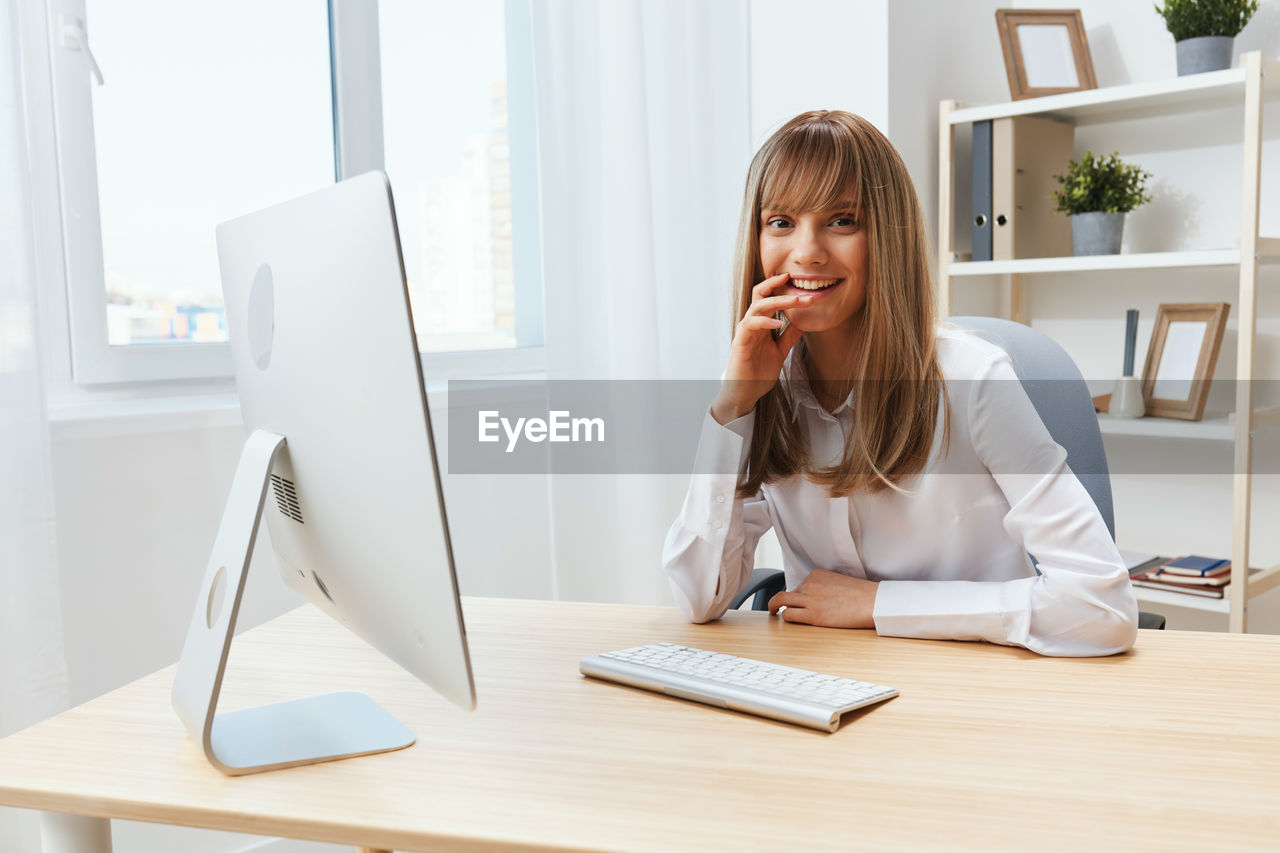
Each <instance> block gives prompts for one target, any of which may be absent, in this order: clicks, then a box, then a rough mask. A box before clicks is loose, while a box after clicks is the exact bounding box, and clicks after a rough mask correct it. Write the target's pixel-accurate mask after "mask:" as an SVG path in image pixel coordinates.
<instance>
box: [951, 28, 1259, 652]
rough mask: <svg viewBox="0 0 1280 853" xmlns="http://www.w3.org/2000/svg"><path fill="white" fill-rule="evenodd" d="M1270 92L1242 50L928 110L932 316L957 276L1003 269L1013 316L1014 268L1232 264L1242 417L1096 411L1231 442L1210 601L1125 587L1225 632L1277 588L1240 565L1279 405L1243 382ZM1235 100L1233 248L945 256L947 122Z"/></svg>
mask: <svg viewBox="0 0 1280 853" xmlns="http://www.w3.org/2000/svg"><path fill="white" fill-rule="evenodd" d="M1277 98H1280V62H1276V61H1275V60H1272V59H1268V58H1266V57H1264V56H1262V54H1261V53H1260V52H1253V53H1246V54H1243V55H1242V56H1241V57H1240V66H1239V67H1237V68H1231V69H1228V70H1226V71H1214V72H1210V73H1207V74H1196V75H1193V76H1188V77H1175V78H1173V79H1169V80H1160V81H1156V82H1152V83H1133V84H1130V85H1127V86H1112V87H1109V88H1106V89H1091V90H1088V91H1084V92H1070V93H1067V94H1064V95H1050V96H1049V97H1045V98H1029V99H1026V100H1021V101H1012V102H1009V103H1002V104H992V105H989V106H979V107H966V108H960V107H959V106H958V105H957V103H956V102H955V101H942V102H941V103H940V104H939V109H938V116H939V121H938V125H939V126H938V130H939V143H938V157H939V169H938V176H939V178H938V179H939V187H938V224H939V227H938V270H939V275H938V301H939V306H940V309H941V313H942V316H944V317H946V316H950V315H951V302H952V291H953V288H954V287H955V280H956V279H964V278H966V277H969V276H990V275H1005V276H1008V277H1009V306H1010V315H1011V319H1014V320H1018V321H1020V322H1025V321H1026V318H1025V308H1024V305H1025V302H1024V299H1023V291H1022V287H1023V282H1022V278H1023V276H1026V275H1036V274H1040V273H1077V274H1089V273H1092V272H1100V271H1122V270H1139V269H1169V268H1174V267H1185V268H1212V267H1237V268H1238V270H1239V277H1240V285H1239V291H1238V295H1237V300H1236V304H1235V306H1234V310H1235V316H1236V318H1237V323H1238V333H1237V359H1236V365H1237V367H1236V377H1235V378H1236V380H1237V381H1236V401H1235V403H1236V405H1235V411H1236V412H1242V413H1244V416H1243V417H1236V416H1234V415H1227V414H1223V413H1217V414H1214V413H1210V414H1208V415H1207V416H1206V417H1205V418H1204V419H1202V420H1200V421H1177V420H1169V419H1164V418H1142V419H1139V420H1135V421H1124V420H1120V419H1117V418H1112V417H1109V416H1107V415H1101V416H1099V426H1100V427H1101V429H1102V431H1103V432H1104V433H1107V434H1111V435H1139V436H1147V437H1151V438H1190V439H1205V440H1212V441H1230V442H1233V443H1234V446H1235V459H1234V465H1235V467H1234V469H1233V470H1235V471H1236V472H1237V473H1236V474H1235V475H1234V476H1235V484H1234V490H1233V492H1234V494H1233V504H1232V517H1233V530H1232V547H1231V559H1232V574H1231V585H1230V587H1229V589H1228V591H1227V596H1226V597H1225V598H1222V599H1214V598H1203V597H1198V596H1192V595H1180V594H1178V593H1174V592H1162V591H1160V590H1149V589H1139V590H1137V593H1138V598H1139V599H1140V600H1142V601H1145V602H1150V603H1153V604H1165V605H1176V606H1178V607H1189V608H1193V609H1197V610H1208V611H1214V612H1218V613H1225V614H1227V616H1228V627H1229V629H1230V630H1231V631H1234V632H1243V631H1246V630H1248V611H1247V609H1246V607H1245V605H1246V603H1247V602H1248V601H1249V600H1250V599H1252V598H1254V597H1256V596H1258V595H1261V594H1262V593H1264V592H1266V591H1267V590H1269V589H1271V588H1272V587H1275V586H1280V565H1278V566H1272V567H1271V568H1269V569H1267V570H1266V571H1263V572H1260V573H1259V574H1256V575H1254V576H1253V577H1252V578H1250V577H1249V575H1248V572H1247V571H1246V569H1245V567H1246V566H1248V565H1250V563H1249V539H1250V529H1249V527H1250V519H1249V511H1250V506H1251V502H1252V496H1253V474H1252V473H1251V472H1252V460H1253V432H1254V430H1256V429H1260V428H1263V427H1272V426H1280V408H1270V409H1255V407H1254V401H1253V382H1252V379H1253V377H1254V354H1255V353H1254V350H1255V339H1256V336H1257V307H1258V298H1257V281H1258V265H1259V264H1260V263H1275V262H1280V238H1277V237H1264V236H1261V235H1260V234H1259V233H1258V209H1259V187H1260V181H1261V177H1262V107H1263V103H1264V102H1265V101H1269V100H1275V99H1277ZM1241 105H1243V107H1244V129H1243V135H1242V140H1243V145H1242V149H1243V150H1242V155H1241V166H1242V169H1243V178H1244V179H1243V183H1242V186H1243V188H1244V190H1243V193H1242V196H1243V197H1242V199H1241V219H1240V238H1239V241H1238V244H1237V246H1236V247H1235V248H1228V249H1209V250H1198V251H1171V252H1153V253H1145V254H1132V255H1101V256H1092V257H1080V258H1076V257H1069V258H1030V259H1024V260H1003V261H981V262H971V261H970V262H961V261H958V260H956V258H955V255H954V252H953V248H952V237H953V235H952V222H953V218H952V217H953V207H952V205H953V187H954V183H955V166H956V163H955V127H956V125H960V124H968V123H970V122H975V121H984V120H987V119H997V118H1005V117H1008V116H1019V115H1035V116H1040V117H1042V118H1052V119H1056V120H1058V121H1064V122H1069V123H1071V124H1075V125H1077V126H1080V125H1086V124H1099V123H1104V122H1118V121H1131V120H1134V119H1142V118H1151V117H1154V116H1170V115H1182V114H1187V113H1194V112H1198V111H1202V110H1210V109H1220V108H1223V107H1232V106H1241Z"/></svg>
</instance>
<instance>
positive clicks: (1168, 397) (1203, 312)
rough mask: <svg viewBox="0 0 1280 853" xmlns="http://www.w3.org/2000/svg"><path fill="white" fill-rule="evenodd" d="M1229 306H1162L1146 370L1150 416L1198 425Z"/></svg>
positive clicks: (1144, 379) (1144, 392) (1144, 391)
mask: <svg viewBox="0 0 1280 853" xmlns="http://www.w3.org/2000/svg"><path fill="white" fill-rule="evenodd" d="M1230 310H1231V305H1230V304H1228V303H1226V302H1190V303H1180V304H1169V305H1161V306H1160V307H1159V308H1158V309H1157V310H1156V325H1155V328H1154V329H1153V330H1152V332H1151V343H1150V344H1149V345H1148V347H1147V362H1146V365H1145V366H1144V367H1143V370H1142V399H1143V402H1144V403H1145V405H1146V409H1147V414H1148V415H1155V416H1156V417H1161V418H1180V419H1182V420H1188V421H1198V420H1200V419H1201V418H1202V417H1204V404H1205V400H1206V399H1208V396H1209V383H1210V382H1212V381H1213V369H1214V367H1216V366H1217V364H1218V350H1219V349H1221V347H1222V333H1223V330H1224V329H1226V327H1227V314H1228V312H1230Z"/></svg>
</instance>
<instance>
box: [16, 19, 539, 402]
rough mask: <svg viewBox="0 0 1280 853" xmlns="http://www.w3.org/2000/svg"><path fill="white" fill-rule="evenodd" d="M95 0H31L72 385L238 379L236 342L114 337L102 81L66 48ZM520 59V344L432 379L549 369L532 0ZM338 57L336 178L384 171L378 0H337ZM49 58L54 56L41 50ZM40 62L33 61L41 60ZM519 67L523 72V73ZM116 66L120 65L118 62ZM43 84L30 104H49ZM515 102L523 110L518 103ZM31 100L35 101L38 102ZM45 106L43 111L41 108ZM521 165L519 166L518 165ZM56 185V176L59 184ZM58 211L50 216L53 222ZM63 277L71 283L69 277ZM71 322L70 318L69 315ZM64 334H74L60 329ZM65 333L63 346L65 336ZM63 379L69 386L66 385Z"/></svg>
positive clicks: (515, 214) (448, 362) (516, 213)
mask: <svg viewBox="0 0 1280 853" xmlns="http://www.w3.org/2000/svg"><path fill="white" fill-rule="evenodd" d="M85 3H86V0H29V3H28V4H24V5H27V8H28V9H29V10H32V12H33V16H38V17H40V18H41V19H42V21H43V27H42V29H43V30H44V36H45V40H44V42H45V43H44V44H43V45H41V48H43V50H37V51H33V52H32V53H33V54H34V56H33V57H31V59H32V66H34V65H36V60H37V59H43V60H44V63H43V64H44V67H45V69H47V74H48V77H47V78H46V79H47V80H48V85H49V90H48V95H47V98H46V99H45V101H46V102H47V103H48V108H47V109H48V114H47V116H38V115H33V114H31V112H29V120H31V121H32V122H33V124H35V123H37V122H40V121H42V120H44V119H46V118H47V125H48V126H49V127H50V128H51V134H50V136H51V138H52V141H53V149H54V150H53V157H52V161H53V162H52V163H50V164H48V167H49V168H52V169H53V170H54V172H56V178H55V179H54V181H56V186H57V203H56V209H57V213H58V215H57V216H56V219H57V222H56V225H55V224H54V223H52V222H49V223H48V224H47V228H48V229H49V230H51V231H55V232H56V235H55V234H52V233H51V234H50V235H49V241H50V247H51V248H50V251H49V254H50V256H52V254H53V250H52V244H53V243H54V242H56V244H57V246H58V254H59V255H60V257H59V258H58V260H59V262H60V263H58V264H56V267H58V268H56V269H55V268H54V267H55V264H52V263H51V264H49V265H48V266H49V269H48V270H47V275H45V276H42V278H43V279H45V280H46V281H48V283H49V286H50V287H55V286H57V285H58V284H61V285H62V290H63V292H64V293H65V306H64V305H62V304H61V300H59V299H57V298H54V297H50V298H48V299H47V300H46V302H47V303H48V304H51V305H55V306H56V307H58V308H65V311H60V312H59V313H60V314H62V316H63V317H65V323H66V325H65V327H64V328H65V337H64V335H63V334H55V335H54V336H53V337H54V339H55V340H58V339H61V340H65V345H66V349H67V352H68V358H69V364H68V368H69V374H70V375H69V376H63V377H60V378H61V379H62V381H63V382H69V383H70V384H71V385H72V386H101V385H104V384H116V385H119V384H120V383H124V384H125V385H147V386H151V387H156V388H157V390H159V386H160V385H161V384H163V385H164V386H165V387H166V388H167V389H169V390H170V391H171V390H172V388H173V386H174V385H175V383H183V384H189V382H190V381H192V380H218V379H222V380H225V379H229V378H231V377H233V376H234V369H233V366H232V361H231V349H230V346H229V344H227V343H225V342H223V343H181V344H163V343H144V344H133V345H129V346H111V345H109V343H108V340H107V322H106V283H105V275H104V270H103V252H102V231H101V220H100V207H99V198H98V176H97V157H96V151H95V142H94V133H93V103H92V89H91V86H92V85H93V80H92V76H91V71H90V63H89V61H88V55H87V54H86V53H85V52H84V51H82V50H79V49H76V48H73V47H67V46H64V42H65V38H66V37H65V34H64V24H69V23H71V22H73V21H76V20H79V21H81V22H83V24H84V25H86V29H89V34H88V38H87V41H88V42H89V44H90V45H92V30H91V28H89V25H91V22H89V21H88V19H87V18H86V14H85ZM504 3H505V9H504V11H505V17H506V24H505V29H506V32H505V38H506V41H507V44H506V51H507V57H508V81H509V82H508V92H509V94H508V104H509V106H508V108H509V109H511V110H512V116H511V128H510V131H509V133H510V135H511V137H512V139H513V140H514V139H515V138H517V137H519V138H520V139H521V140H522V142H521V143H520V144H519V145H517V144H513V145H512V146H511V150H512V152H513V156H512V167H511V192H512V232H513V236H512V243H513V245H512V262H513V266H514V270H513V274H514V278H515V312H516V347H515V348H514V349H502V350H471V351H457V352H441V353H422V354H421V357H422V359H423V365H424V367H425V368H428V375H429V376H435V377H443V376H455V375H456V376H478V375H491V374H511V373H524V372H532V371H541V370H544V369H545V355H544V353H543V350H542V341H543V334H542V329H543V315H542V275H541V257H540V235H539V226H540V223H539V201H538V180H537V148H536V123H535V121H536V120H535V113H534V104H533V83H532V55H533V51H532V34H531V31H530V27H531V24H532V21H531V14H530V11H529V8H528V4H527V3H524V2H520V0H504ZM326 5H327V7H328V8H327V12H328V17H329V55H330V74H331V81H330V82H331V92H332V99H333V131H334V133H333V143H334V176H335V180H343V179H344V178H347V177H351V176H354V175H357V174H361V173H362V172H366V171H369V170H371V169H382V168H383V128H382V84H381V61H380V52H379V43H378V39H379V31H378V7H377V4H376V3H370V2H368V0H328V3H327V4H326ZM41 54H43V56H41ZM32 66H28V67H32ZM513 69H515V70H514V71H513ZM107 71H108V73H109V71H110V69H107ZM39 88H40V87H39V85H38V83H37V84H35V85H33V86H32V92H30V93H29V94H31V95H32V97H31V99H30V101H29V104H35V103H38V102H39V101H40V98H39V94H38V93H37V92H36V91H34V90H36V89H39ZM513 103H514V104H515V107H514V108H513V107H512V106H511V105H512V104H513ZM30 109H31V108H30V107H29V110H30ZM32 112H33V111H32ZM517 161H518V162H519V165H518V166H517ZM54 181H49V182H46V183H49V184H50V185H52V183H54ZM50 218H55V217H46V219H50ZM56 279H61V280H60V281H57V280H56ZM59 325H61V323H60V322H59ZM57 332H59V333H61V332H63V329H58V330H57ZM61 340H59V343H61ZM55 384H58V383H57V382H56V381H55Z"/></svg>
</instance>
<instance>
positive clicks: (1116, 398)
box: [1107, 376, 1147, 418]
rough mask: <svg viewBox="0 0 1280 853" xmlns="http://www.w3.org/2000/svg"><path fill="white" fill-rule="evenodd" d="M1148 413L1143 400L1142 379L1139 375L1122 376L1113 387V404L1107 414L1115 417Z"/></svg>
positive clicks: (1129, 416) (1138, 416)
mask: <svg viewBox="0 0 1280 853" xmlns="http://www.w3.org/2000/svg"><path fill="white" fill-rule="evenodd" d="M1146 413H1147V407H1146V404H1145V403H1143V401H1142V379H1141V377H1138V376H1121V377H1120V378H1119V379H1117V380H1116V387H1115V388H1113V389H1111V405H1109V406H1107V414H1109V415H1111V416H1112V417H1115V418H1140V417H1142V416H1143V415H1145V414H1146Z"/></svg>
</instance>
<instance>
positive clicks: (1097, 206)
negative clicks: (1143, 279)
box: [1053, 151, 1151, 255]
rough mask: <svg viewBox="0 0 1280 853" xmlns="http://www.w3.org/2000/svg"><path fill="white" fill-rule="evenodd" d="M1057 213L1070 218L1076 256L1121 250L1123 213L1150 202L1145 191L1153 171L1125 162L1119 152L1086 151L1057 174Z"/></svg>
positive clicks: (1054, 198) (1072, 243)
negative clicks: (1078, 159) (1064, 172)
mask: <svg viewBox="0 0 1280 853" xmlns="http://www.w3.org/2000/svg"><path fill="white" fill-rule="evenodd" d="M1053 177H1054V180H1056V181H1057V182H1058V183H1059V184H1060V187H1059V188H1058V189H1056V190H1054V191H1053V200H1054V201H1055V202H1057V205H1058V206H1057V212H1058V213H1065V214H1067V215H1068V216H1070V217H1071V251H1072V254H1075V255H1114V254H1118V253H1119V252H1120V238H1121V237H1122V236H1123V234H1124V215H1125V214H1126V213H1128V212H1129V211H1131V210H1133V209H1134V208H1135V207H1138V206H1139V205H1141V204H1145V203H1146V202H1149V201H1151V196H1149V195H1147V193H1146V192H1145V190H1146V185H1147V180H1148V179H1149V178H1150V177H1151V173H1150V172H1146V171H1143V170H1142V169H1140V168H1138V167H1137V166H1134V165H1131V164H1128V163H1125V162H1124V161H1122V160H1121V159H1120V155H1119V153H1118V152H1117V153H1114V154H1112V155H1111V156H1110V157H1098V156H1097V155H1096V154H1094V153H1093V152H1092V151H1086V152H1085V153H1084V155H1083V156H1082V157H1081V158H1080V161H1079V162H1076V161H1075V160H1072V161H1071V163H1070V165H1069V166H1068V167H1067V172H1066V174H1065V175H1054V176H1053Z"/></svg>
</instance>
